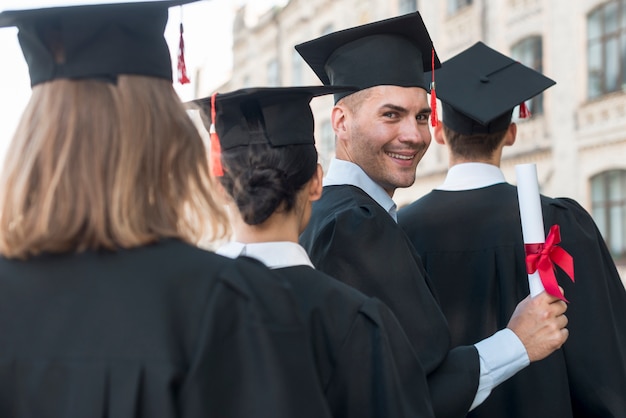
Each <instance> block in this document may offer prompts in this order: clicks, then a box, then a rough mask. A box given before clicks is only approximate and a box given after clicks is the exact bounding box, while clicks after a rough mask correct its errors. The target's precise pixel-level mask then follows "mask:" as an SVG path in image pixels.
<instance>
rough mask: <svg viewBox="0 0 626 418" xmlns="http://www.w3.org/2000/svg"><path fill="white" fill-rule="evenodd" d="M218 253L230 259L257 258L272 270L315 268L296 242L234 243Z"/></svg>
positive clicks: (226, 245) (230, 243) (225, 246)
mask: <svg viewBox="0 0 626 418" xmlns="http://www.w3.org/2000/svg"><path fill="white" fill-rule="evenodd" d="M216 253H217V254H220V255H223V256H226V257H230V258H237V257H239V256H247V257H252V258H256V259H257V260H259V261H260V262H262V263H263V264H265V265H266V266H267V267H269V268H271V269H278V268H283V267H291V266H301V265H304V266H309V267H313V263H311V259H310V258H309V256H308V255H307V253H306V250H305V249H304V248H302V247H301V246H300V245H299V244H296V243H295V242H288V241H279V242H259V243H252V244H244V243H241V242H235V241H232V242H229V243H227V244H224V245H223V246H222V247H220V248H219V249H218V250H217V251H216Z"/></svg>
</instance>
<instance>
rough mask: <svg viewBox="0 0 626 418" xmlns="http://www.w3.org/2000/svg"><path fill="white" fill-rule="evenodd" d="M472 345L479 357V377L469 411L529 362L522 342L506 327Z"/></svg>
mask: <svg viewBox="0 0 626 418" xmlns="http://www.w3.org/2000/svg"><path fill="white" fill-rule="evenodd" d="M474 346H475V347H476V349H477V350H478V357H479V359H480V379H479V380H478V390H477V391H476V397H475V398H474V402H473V403H472V406H471V407H470V411H471V410H472V409H474V408H476V407H477V406H478V405H480V404H481V403H483V401H484V400H485V399H487V397H488V396H489V394H491V391H492V390H493V389H494V388H495V387H496V386H498V385H499V384H500V383H502V382H504V381H505V380H507V379H508V378H510V377H511V376H513V375H514V374H515V373H517V372H519V371H520V370H522V369H523V368H524V367H526V366H528V365H529V364H530V360H529V358H528V353H526V348H525V347H524V344H522V341H521V340H520V339H519V338H518V337H517V335H515V333H514V332H513V331H511V330H510V329H508V328H504V329H503V330H500V331H498V332H496V333H495V334H493V335H492V336H491V337H489V338H485V339H484V340H482V341H480V342H478V343H476V344H475V345H474Z"/></svg>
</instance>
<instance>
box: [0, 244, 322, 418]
mask: <svg viewBox="0 0 626 418" xmlns="http://www.w3.org/2000/svg"><path fill="white" fill-rule="evenodd" d="M309 359H312V355H311V352H310V348H309V345H308V340H307V338H306V330H305V328H304V326H303V323H302V322H301V319H300V317H299V314H298V312H297V310H296V307H295V300H294V298H293V296H292V293H291V291H290V290H289V287H288V285H286V284H284V283H283V282H282V281H280V280H277V279H276V277H275V276H274V275H273V274H271V272H270V271H269V270H268V269H266V268H265V267H263V266H261V265H257V263H256V262H250V261H245V260H241V261H233V260H230V259H226V258H224V257H221V256H218V255H215V254H213V253H209V252H206V251H202V250H200V249H197V248H195V247H193V246H189V245H187V244H184V243H182V242H179V241H176V240H167V241H164V242H161V243H158V244H154V245H149V246H145V247H140V248H135V249H130V250H120V251H118V252H116V253H111V252H91V251H87V252H85V253H81V254H65V255H42V256H38V257H34V258H31V259H29V260H28V261H18V260H7V259H5V258H0V416H2V417H11V418H26V417H28V418H31V417H32V418H46V417H64V418H73V417H76V418H78V417H80V418H84V417H124V418H126V417H149V418H161V417H162V418H172V417H228V418H231V417H242V418H243V417H268V418H269V417H272V418H273V417H284V418H293V417H302V416H308V417H311V418H313V417H319V416H322V417H325V416H329V410H328V407H327V404H326V402H325V400H324V399H323V394H322V393H321V391H320V390H319V389H318V384H317V375H316V372H315V369H314V363H313V361H312V360H311V361H309Z"/></svg>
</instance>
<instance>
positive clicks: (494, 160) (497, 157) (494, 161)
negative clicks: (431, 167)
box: [448, 147, 502, 167]
mask: <svg viewBox="0 0 626 418" xmlns="http://www.w3.org/2000/svg"><path fill="white" fill-rule="evenodd" d="M448 151H449V155H450V157H449V159H448V167H454V166H455V165H458V164H464V163H483V164H491V165H495V166H496V167H500V161H501V160H502V147H499V148H498V149H496V150H495V151H494V152H493V154H492V155H491V156H486V157H476V158H466V157H462V156H459V155H455V154H453V153H452V151H450V149H449V148H448Z"/></svg>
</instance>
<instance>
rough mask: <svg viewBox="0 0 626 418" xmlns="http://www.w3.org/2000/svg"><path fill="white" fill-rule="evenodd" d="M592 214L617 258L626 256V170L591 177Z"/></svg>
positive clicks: (606, 172)
mask: <svg viewBox="0 0 626 418" xmlns="http://www.w3.org/2000/svg"><path fill="white" fill-rule="evenodd" d="M591 202H592V210H591V214H592V216H593V219H594V220H595V221H596V224H597V225H598V229H600V232H601V233H602V236H603V237H604V240H605V241H606V243H607V245H608V247H609V249H610V250H611V254H612V255H613V257H614V258H615V259H624V258H626V170H610V171H605V172H603V173H600V174H598V175H596V176H594V177H593V178H592V179H591Z"/></svg>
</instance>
